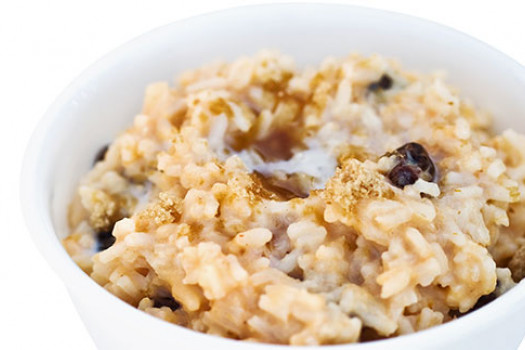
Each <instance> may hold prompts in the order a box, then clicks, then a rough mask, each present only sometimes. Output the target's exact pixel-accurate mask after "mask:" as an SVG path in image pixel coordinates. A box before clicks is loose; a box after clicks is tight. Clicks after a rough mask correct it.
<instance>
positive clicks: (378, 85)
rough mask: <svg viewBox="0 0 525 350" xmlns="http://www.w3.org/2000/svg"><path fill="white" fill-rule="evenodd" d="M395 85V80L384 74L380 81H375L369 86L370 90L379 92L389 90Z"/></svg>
mask: <svg viewBox="0 0 525 350" xmlns="http://www.w3.org/2000/svg"><path fill="white" fill-rule="evenodd" d="M393 84H394V80H393V79H392V78H391V77H390V75H388V74H386V73H385V74H383V75H381V77H380V78H379V80H378V81H374V82H373V83H370V85H368V90H370V91H374V92H375V91H378V90H388V89H390V88H391V87H392V85H393Z"/></svg>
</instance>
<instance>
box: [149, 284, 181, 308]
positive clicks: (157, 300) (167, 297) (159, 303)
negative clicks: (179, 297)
mask: <svg viewBox="0 0 525 350" xmlns="http://www.w3.org/2000/svg"><path fill="white" fill-rule="evenodd" d="M153 306H154V307H156V308H161V307H164V306H166V307H169V308H170V309H171V310H172V311H175V310H178V309H180V304H179V303H178V302H177V301H176V300H175V299H174V298H173V296H172V295H171V293H170V292H169V291H167V290H165V289H160V290H159V291H158V292H157V295H156V296H155V297H153Z"/></svg>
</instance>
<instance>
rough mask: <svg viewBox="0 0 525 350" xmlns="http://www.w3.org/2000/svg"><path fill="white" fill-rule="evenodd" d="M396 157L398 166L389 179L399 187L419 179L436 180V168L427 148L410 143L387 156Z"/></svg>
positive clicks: (389, 175) (391, 172)
mask: <svg viewBox="0 0 525 350" xmlns="http://www.w3.org/2000/svg"><path fill="white" fill-rule="evenodd" d="M392 155H395V156H396V165H395V166H394V167H393V168H392V170H390V172H389V173H388V178H389V179H390V181H392V184H394V185H395V186H397V187H400V188H403V187H405V186H406V185H411V184H413V183H414V182H416V181H417V179H419V178H420V179H423V180H425V181H435V180H436V166H435V165H434V162H433V161H432V159H431V158H430V155H429V154H428V152H427V151H426V150H425V148H424V147H423V146H422V145H420V144H419V143H416V142H409V143H407V144H404V145H403V146H401V147H399V148H398V149H396V150H395V151H394V152H392V153H389V154H387V156H392Z"/></svg>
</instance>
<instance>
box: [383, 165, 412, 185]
mask: <svg viewBox="0 0 525 350" xmlns="http://www.w3.org/2000/svg"><path fill="white" fill-rule="evenodd" d="M388 178H389V179H390V181H392V183H393V184H394V185H395V186H397V187H400V188H403V187H405V186H406V185H412V184H413V183H414V182H416V181H417V179H419V174H418V171H417V169H416V168H415V167H413V166H410V165H404V164H398V165H396V166H395V167H394V168H393V169H392V170H390V172H389V173H388Z"/></svg>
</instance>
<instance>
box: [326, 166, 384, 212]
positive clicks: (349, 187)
mask: <svg viewBox="0 0 525 350" xmlns="http://www.w3.org/2000/svg"><path fill="white" fill-rule="evenodd" d="M388 192H389V188H388V185H387V184H386V183H385V180H384V178H383V177H382V176H381V175H380V174H379V173H377V172H375V171H373V170H371V169H368V168H367V167H365V166H364V164H363V163H361V162H360V161H358V160H357V159H348V160H346V161H345V162H344V163H343V164H342V166H341V167H339V168H338V169H337V170H336V172H335V175H334V177H332V178H331V179H330V181H328V183H327V184H326V190H325V192H324V195H325V198H326V200H327V202H328V203H334V204H337V205H339V206H340V207H341V208H343V209H345V210H347V211H352V210H353V208H354V207H355V205H356V203H357V202H358V201H359V200H361V199H364V198H380V197H384V196H386V195H387V193H388Z"/></svg>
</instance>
